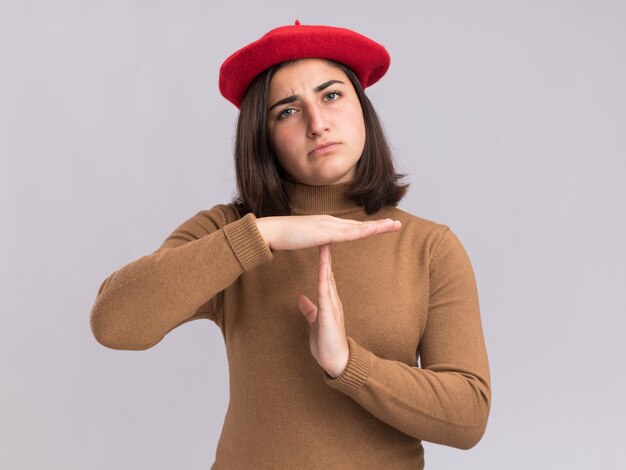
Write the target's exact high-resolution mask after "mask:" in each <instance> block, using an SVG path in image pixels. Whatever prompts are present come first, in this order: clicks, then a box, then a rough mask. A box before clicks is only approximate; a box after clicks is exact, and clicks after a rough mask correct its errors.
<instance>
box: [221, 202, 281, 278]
mask: <svg viewBox="0 0 626 470" xmlns="http://www.w3.org/2000/svg"><path fill="white" fill-rule="evenodd" d="M224 235H225V236H226V239H227V240H228V243H229V244H230V246H231V248H232V249H233V251H234V252H235V256H236V257H237V259H238V260H239V262H240V263H241V266H242V267H243V269H244V270H245V271H250V270H251V269H252V268H254V267H256V266H258V265H259V264H261V263H264V262H266V261H271V260H272V258H273V255H272V252H271V251H270V249H269V248H268V247H267V244H266V243H265V240H264V239H263V236H262V235H261V232H259V229H258V227H257V225H256V217H255V216H254V214H253V213H252V212H249V213H247V214H246V215H244V216H243V217H242V218H241V219H239V220H236V221H235V222H231V223H230V224H227V225H224Z"/></svg>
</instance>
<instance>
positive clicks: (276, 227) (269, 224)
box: [256, 215, 401, 250]
mask: <svg viewBox="0 0 626 470" xmlns="http://www.w3.org/2000/svg"><path fill="white" fill-rule="evenodd" d="M256 223H257V227H258V229H259V232H261V235H262V236H263V239H264V240H265V243H267V246H268V248H270V249H271V250H298V249H301V248H311V247H314V246H320V245H325V244H327V243H334V242H347V241H350V240H357V239H359V238H365V237H370V236H372V235H376V234H379V233H386V232H397V231H398V230H400V227H401V223H400V221H398V220H392V219H380V220H365V221H359V220H350V219H341V218H339V217H333V216H330V215H290V216H280V217H261V218H258V219H256Z"/></svg>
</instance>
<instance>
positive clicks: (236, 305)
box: [90, 184, 491, 470]
mask: <svg viewBox="0 0 626 470" xmlns="http://www.w3.org/2000/svg"><path fill="white" fill-rule="evenodd" d="M345 189H346V185H345V184H340V185H335V186H326V187H315V186H306V185H301V184H295V185H291V186H290V187H289V193H290V197H291V202H292V213H293V215H304V214H330V215H334V216H336V217H343V218H349V219H356V220H367V219H370V220H371V219H382V218H388V217H389V218H392V219H396V220H400V221H401V222H402V229H401V230H400V231H399V232H394V233H385V234H381V235H376V236H374V237H370V238H367V239H362V240H357V241H352V242H345V243H336V244H333V247H332V257H333V273H334V276H335V279H336V284H337V289H338V292H339V296H340V298H341V302H342V304H343V308H344V318H345V329H346V335H347V337H348V345H349V348H350V356H349V361H348V364H347V366H346V369H345V371H344V372H343V374H342V375H341V376H339V377H337V378H335V379H333V378H332V377H331V376H329V375H328V374H327V373H326V372H325V371H324V369H322V368H321V367H320V366H319V364H318V363H317V362H316V360H315V359H314V358H313V356H312V355H311V352H310V350H309V339H308V338H309V325H308V323H307V321H306V319H305V318H304V316H303V315H302V313H301V312H300V310H299V309H298V307H297V305H296V298H297V296H298V295H299V294H305V295H307V296H308V297H309V298H310V299H312V300H315V299H316V298H317V297H316V292H317V270H318V262H319V254H318V249H317V248H309V249H304V250H295V251H274V252H272V251H270V250H269V249H268V248H267V246H266V244H265V242H264V241H263V238H262V237H261V234H260V233H259V231H258V229H257V226H256V222H255V217H254V215H252V214H247V215H245V216H244V217H241V216H240V214H239V213H238V212H237V211H236V209H235V208H234V206H232V205H230V204H229V205H218V206H215V207H213V208H212V209H210V210H203V211H200V212H198V213H197V214H196V215H195V216H193V217H191V218H190V219H188V220H187V221H186V222H184V223H183V224H182V225H180V227H178V228H177V229H176V230H174V232H173V233H172V234H171V235H170V236H169V237H168V238H167V239H166V240H165V241H164V242H163V244H162V245H161V246H160V247H159V248H158V249H157V250H156V251H154V252H153V253H152V254H150V255H146V256H143V257H141V258H139V259H137V260H135V261H133V262H131V263H129V264H127V265H125V266H123V267H122V268H120V269H119V270H117V271H115V272H114V273H113V274H111V275H110V276H109V277H108V278H107V279H105V280H104V282H103V283H102V285H101V287H100V289H99V291H98V294H97V298H96V300H95V303H94V305H93V309H92V311H91V318H90V320H91V328H92V331H93V334H94V336H95V338H96V339H97V340H98V341H99V342H100V343H101V344H103V345H105V346H107V347H109V348H114V349H129V350H140V349H147V348H150V347H152V346H154V345H155V344H157V343H158V342H159V341H161V339H163V337H164V336H165V335H166V334H167V333H169V332H170V331H171V330H172V329H174V328H176V327H177V326H179V325H181V324H183V323H185V322H188V321H191V320H195V319H199V318H208V319H209V320H211V321H213V322H215V323H216V324H217V326H218V327H219V328H220V330H221V332H222V334H223V337H224V343H225V346H226V351H227V357H228V365H229V378H230V402H229V405H228V410H227V413H226V417H225V420H224V425H223V429H222V434H221V437H220V439H219V442H218V445H217V451H216V458H215V463H214V464H213V466H212V467H211V468H212V469H222V470H239V469H255V470H263V469H289V470H291V469H299V470H304V469H312V470H313V469H341V470H343V469H346V470H349V469H354V470H357V469H358V470H363V469H382V468H385V469H386V468H389V469H394V470H402V469H407V470H408V469H411V470H416V469H422V468H424V449H423V446H422V444H421V441H422V440H425V441H428V442H434V443H439V444H443V445H448V446H453V447H457V448H460V449H469V448H471V447H473V446H474V445H476V443H477V442H478V441H479V440H480V439H481V437H482V435H483V433H484V431H485V428H486V425H487V419H488V416H489V409H490V401H491V389H490V377H489V365H488V361H487V351H486V348H485V341H484V338H483V331H482V325H481V320H480V313H479V304H478V294H477V289H476V281H475V277H474V273H473V270H472V267H471V264H470V261H469V259H468V256H467V253H466V251H465V249H464V248H463V246H462V244H461V242H460V241H459V239H458V238H457V237H456V236H455V235H454V233H453V232H452V231H451V230H450V228H449V227H448V226H446V225H442V224H438V223H436V222H432V221H429V220H426V219H423V218H420V217H416V216H413V215H411V214H408V213H406V212H404V211H402V210H400V209H398V208H394V207H385V208H383V209H382V210H380V211H379V212H378V213H376V214H373V215H367V214H366V213H365V211H364V210H363V209H362V208H360V207H358V206H356V205H355V204H353V203H352V202H351V201H349V200H348V199H347V198H345V197H344V191H345ZM418 358H419V366H418ZM207 398H208V399H209V400H210V397H207Z"/></svg>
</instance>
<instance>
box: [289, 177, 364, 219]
mask: <svg viewBox="0 0 626 470" xmlns="http://www.w3.org/2000/svg"><path fill="white" fill-rule="evenodd" d="M349 187H350V183H338V184H333V185H329V186H310V185H308V184H302V183H296V182H293V181H289V180H287V181H286V182H285V189H286V190H287V194H288V195H289V200H290V204H291V213H292V214H293V215H314V214H316V215H321V214H328V215H333V216H336V217H338V216H341V215H346V214H350V215H351V217H352V218H356V217H357V216H358V215H361V216H365V215H367V213H366V212H365V210H364V209H363V208H362V207H361V206H359V205H357V204H356V203H355V202H353V201H352V200H351V199H349V198H348V197H346V192H347V190H348V188H349Z"/></svg>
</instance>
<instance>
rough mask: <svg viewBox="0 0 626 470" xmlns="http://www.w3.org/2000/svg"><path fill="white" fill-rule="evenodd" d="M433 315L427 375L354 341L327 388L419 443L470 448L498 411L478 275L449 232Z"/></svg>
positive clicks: (432, 268) (439, 261) (437, 272)
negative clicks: (493, 402) (494, 410)
mask: <svg viewBox="0 0 626 470" xmlns="http://www.w3.org/2000/svg"><path fill="white" fill-rule="evenodd" d="M429 275H430V286H429V309H428V320H427V323H426V327H425V331H424V333H423V336H422V339H421V341H420V345H419V354H420V357H421V359H420V361H421V368H420V367H417V366H412V365H409V364H405V363H403V362H398V361H394V360H388V359H383V358H380V357H378V356H376V355H375V354H373V353H372V352H371V351H369V350H367V349H366V348H365V347H363V345H361V344H359V343H358V342H357V341H356V340H355V339H354V338H352V337H348V345H349V348H350V354H349V359H348V364H347V366H346V368H345V370H344V372H343V374H342V375H340V376H338V377H336V378H332V377H331V376H330V375H328V374H327V373H326V372H325V371H324V380H325V381H326V383H327V384H328V385H329V386H331V387H333V388H335V389H337V390H340V391H341V392H343V393H345V394H346V395H348V396H350V397H351V398H352V399H354V400H355V401H356V402H357V403H359V404H360V405H361V406H363V407H364V408H365V409H366V410H368V411H369V412H370V413H372V414H373V415H374V416H376V417H377V418H378V419H380V420H382V421H384V422H385V423H387V424H389V425H390V426H393V427H395V428H397V429H398V430H400V431H402V432H404V433H405V434H408V435H410V436H412V437H415V438H417V439H421V440H425V441H428V442H434V443H437V444H443V445H448V446H452V447H456V448H459V449H469V448H471V447H473V446H475V445H476V444H477V443H478V442H479V441H480V439H481V438H482V436H483V434H484V432H485V429H486V426H487V419H488V416H489V411H490V405H491V385H490V372H489V365H488V360H487V350H486V346H485V341H484V337H483V331H482V325H481V320H480V313H479V303H478V293H477V287H476V281H475V277H474V273H473V270H472V267H471V264H470V261H469V258H468V256H467V253H466V251H465V249H464V248H463V246H462V244H461V242H460V241H459V239H458V238H457V237H456V236H455V235H454V233H453V232H452V231H451V230H450V229H449V228H446V231H445V232H444V233H443V235H442V236H441V238H440V239H439V242H438V244H437V245H436V247H435V249H434V253H433V254H432V255H431V260H430V264H429Z"/></svg>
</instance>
